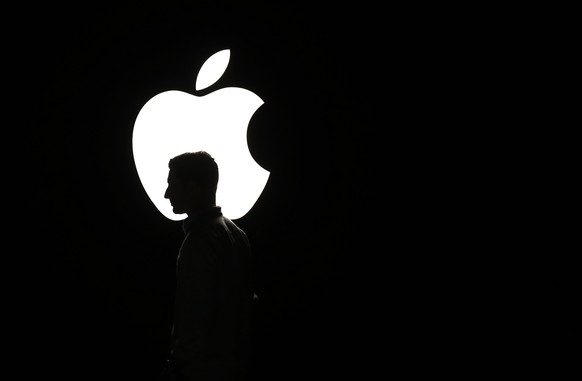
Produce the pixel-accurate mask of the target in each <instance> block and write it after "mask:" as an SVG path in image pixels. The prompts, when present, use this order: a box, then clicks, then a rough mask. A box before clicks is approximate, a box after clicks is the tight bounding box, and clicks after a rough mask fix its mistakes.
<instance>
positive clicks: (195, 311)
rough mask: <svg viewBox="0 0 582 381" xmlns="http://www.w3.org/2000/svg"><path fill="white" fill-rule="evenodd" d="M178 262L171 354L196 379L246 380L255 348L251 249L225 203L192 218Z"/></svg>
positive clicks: (185, 231) (181, 370)
mask: <svg viewBox="0 0 582 381" xmlns="http://www.w3.org/2000/svg"><path fill="white" fill-rule="evenodd" d="M183 229H184V233H185V234H186V236H185V238H184V241H183V242H182V245H181V247H180V251H179V253H178V258H177V262H176V299H175V307H174V324H173V327H172V348H171V355H172V358H173V361H174V362H175V365H176V367H177V369H178V371H179V372H180V373H181V374H182V375H183V376H185V377H186V378H188V379H192V380H242V379H244V377H245V372H246V370H247V367H248V364H249V360H250V350H251V347H250V345H251V342H250V340H251V337H250V336H251V309H252V302H253V289H252V258H251V247H250V244H249V240H248V238H247V235H246V234H245V232H244V231H243V230H242V229H240V228H239V227H238V226H237V225H235V224H234V222H232V221H231V220H229V219H228V218H226V217H224V216H223V215H222V212H221V209H220V207H212V208H209V209H207V210H205V211H203V212H202V213H200V214H198V215H196V216H194V217H188V218H187V219H186V220H185V221H184V223H183Z"/></svg>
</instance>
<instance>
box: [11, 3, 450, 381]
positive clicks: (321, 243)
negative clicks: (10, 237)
mask: <svg viewBox="0 0 582 381" xmlns="http://www.w3.org/2000/svg"><path fill="white" fill-rule="evenodd" d="M313 4H314V3H311V2H305V3H289V4H288V5H282V6H279V5H263V6H262V7H255V6H247V5H246V4H245V2H240V3H237V4H236V5H231V4H227V3H226V2H211V4H206V3H198V2H182V3H180V4H174V3H173V2H159V3H158V4H150V3H147V4H143V3H142V2H134V3H124V4H116V3H112V4H105V3H102V2H98V3H95V4H91V3H85V2H83V3H82V5H79V6H72V8H70V7H69V5H67V6H65V5H62V6H61V5H42V6H35V7H33V8H31V9H21V10H18V11H15V12H14V16H17V17H18V20H19V23H18V25H19V29H18V30H15V31H13V33H15V34H16V35H18V36H19V40H18V41H19V42H18V43H15V44H14V46H15V49H16V53H15V54H14V56H13V57H16V58H14V61H13V63H14V64H15V66H16V67H17V71H16V73H19V74H18V75H16V77H18V78H17V79H16V82H17V87H18V88H19V89H20V90H21V91H22V93H23V95H22V96H20V93H19V95H18V97H19V100H24V99H27V101H26V103H24V102H18V103H19V105H21V106H23V110H22V111H20V109H18V112H19V115H20V119H19V122H20V123H22V125H23V126H25V127H24V128H23V129H22V130H21V132H23V135H24V137H23V139H26V141H27V144H26V150H25V152H26V155H25V156H26V157H27V159H28V161H26V162H25V163H24V166H23V167H18V168H19V169H18V170H17V172H18V175H19V176H21V177H18V178H19V179H20V178H24V180H25V181H24V183H22V184H26V185H25V186H24V187H21V189H20V191H19V192H20V194H22V195H23V196H24V198H25V200H24V202H25V205H26V207H27V208H26V213H25V214H24V217H25V219H24V221H23V222H22V223H21V224H19V225H18V226H17V229H16V230H17V231H18V233H19V234H18V235H16V236H15V237H17V240H18V241H17V244H18V245H17V251H18V252H19V253H21V254H22V255H19V256H16V257H17V259H18V260H19V261H18V263H19V264H18V266H19V267H18V268H20V269H23V271H22V272H23V275H22V276H19V277H18V279H19V280H18V281H17V282H16V285H15V288H16V289H18V293H17V297H16V298H15V299H16V300H15V301H16V305H17V306H18V307H17V309H16V311H18V313H17V314H16V320H17V323H16V324H17V327H18V330H17V331H18V332H19V333H18V334H17V340H16V344H14V353H15V354H16V357H17V358H19V360H20V361H22V362H23V363H24V364H25V366H24V369H25V373H28V374H35V375H36V373H37V372H38V374H39V375H40V374H42V375H49V376H50V377H56V378H58V379H71V380H72V379H75V380H77V379H80V380H93V379H94V380H118V379H119V380H144V381H145V380H153V376H154V375H155V374H157V372H158V371H159V367H160V364H161V361H162V360H163V358H164V356H165V355H166V351H167V345H168V336H169V329H170V326H171V308H172V295H173V281H174V278H173V276H174V275H173V270H174V269H173V266H174V261H175V257H176V254H177V250H178V248H179V244H180V242H181V239H182V233H181V230H180V223H179V222H172V221H169V220H166V219H165V218H164V217H163V216H161V214H160V213H159V212H158V211H157V210H156V209H155V208H154V206H153V205H152V204H151V203H150V201H149V199H148V198H147V195H146V194H145V192H144V191H143V188H142V187H141V184H140V182H139V178H138V176H137V172H136V170H135V167H134V164H133V157H132V152H131V135H132V129H133V123H134V121H135V118H136V116H137V114H138V112H139V110H140V108H141V107H142V106H143V105H144V104H145V102H146V101H147V100H148V99H150V98H151V97H152V96H153V95H155V94H158V93H160V92H162V91H165V90H170V89H178V90H182V91H186V92H193V91H194V82H195V78H196V74H197V71H198V69H199V68H200V66H201V65H202V63H203V62H204V61H205V60H206V58H208V57H209V56H210V55H211V54H212V53H214V52H216V51H218V50H220V49H223V48H227V47H228V48H230V49H231V51H232V55H231V61H230V64H229V67H228V69H227V71H226V73H225V75H224V76H223V77H222V78H221V79H220V81H219V83H217V86H241V87H246V88H248V89H250V90H252V91H254V92H255V93H257V94H258V95H260V96H261V98H263V99H264V100H265V104H264V105H263V106H262V107H261V108H260V109H259V110H258V111H257V113H256V115H255V117H253V119H252V120H251V123H250V126H249V134H248V137H249V146H250V149H251V152H252V154H253V156H254V157H255V159H256V161H257V162H258V163H260V164H261V165H262V166H263V167H264V168H266V169H267V170H269V171H270V172H271V175H270V178H269V181H268V183H267V186H266V188H265V190H264V192H263V194H262V195H261V197H260V199H259V200H258V202H257V203H256V205H255V207H254V208H253V209H252V210H251V211H250V212H249V213H248V214H247V215H246V216H244V217H243V218H241V219H240V220H237V221H236V222H237V223H238V224H239V225H240V226H241V227H242V228H243V229H244V230H245V231H247V233H248V235H249V237H250V239H251V241H252V244H253V247H254V250H255V251H254V253H255V281H256V288H257V293H258V294H259V296H260V298H261V314H260V316H259V319H258V324H257V333H256V343H257V344H256V353H255V361H256V362H255V370H254V371H255V372H256V373H255V377H256V379H265V380H267V379H269V380H287V379H289V380H291V379H302V380H311V379H314V380H315V379H318V380H319V379H332V378H336V377H338V376H342V377H343V376H346V375H347V376H350V375H351V376H355V379H360V377H363V374H366V373H367V372H368V371H369V370H370V369H372V368H375V365H373V364H382V363H384V362H386V361H388V363H389V364H391V365H390V366H397V365H398V366H402V363H401V360H406V361H412V360H411V359H414V358H416V357H414V355H411V357H407V355H406V354H407V353H416V352H411V351H415V350H416V349H415V348H414V343H415V342H416V341H415V340H416V339H415V338H416V337H417V332H418V331H419V330H423V329H426V328H425V327H426V324H425V323H426V322H424V321H423V322H420V323H419V324H418V326H416V325H415V324H416V322H417V320H418V319H420V320H422V317H419V315H416V314H413V313H411V312H410V311H411V310H410V308H413V307H412V306H413V305H414V303H415V301H411V300H409V299H407V298H408V296H409V295H411V294H413V293H414V290H415V289H416V288H417V287H419V283H417V282H415V281H414V280H418V276H417V275H416V273H413V272H412V271H411V270H410V267H409V266H402V264H403V263H406V264H409V263H410V261H411V259H410V256H414V255H418V252H417V251H415V249H416V248H419V247H421V246H422V247H423V245H424V244H425V243H426V242H425V241H422V240H421V241H420V242H419V241H418V240H415V239H414V237H413V236H414V234H413V233H412V230H414V229H411V227H412V226H414V227H416V226H417V225H419V224H420V225H422V224H424V223H427V221H426V219H423V220H422V221H421V222H419V218H420V217H419V216H420V214H419V208H418V204H419V203H427V199H426V197H424V196H425V195H421V197H418V198H416V197H415V195H417V194H419V193H423V190H422V189H420V190H419V189H418V188H416V187H413V186H411V185H410V184H412V181H414V180H415V177H416V181H417V179H418V176H422V173H421V174H419V173H418V172H416V173H408V172H407V168H409V167H410V166H411V165H413V164H414V163H415V161H416V160H418V156H416V154H415V153H417V152H418V150H417V149H418V148H417V146H416V145H414V144H412V143H411V139H410V137H411V135H415V134H417V135H415V137H416V138H418V139H416V140H415V142H416V143H415V144H418V142H420V143H419V144H426V143H427V140H430V137H429V136H427V135H426V134H424V130H423V129H422V128H423V126H422V123H421V125H420V126H419V124H415V121H418V120H424V119H423V118H424V117H426V114H427V113H430V112H431V111H432V110H430V109H426V108H424V109H422V110H421V112H419V110H418V107H417V106H418V103H416V101H417V99H418V98H419V92H420V93H422V94H424V95H423V96H426V94H427V93H426V91H431V90H430V89H431V86H426V82H424V81H423V80H422V78H427V77H429V74H427V71H426V67H427V65H426V64H425V62H426V61H424V60H423V59H424V58H426V57H429V56H430V57H431V58H432V59H434V58H435V55H433V54H430V53H429V52H428V51H424V53H422V54H420V56H421V57H420V58H419V54H418V51H417V50H418V49H419V45H412V46H411V45H408V41H410V39H411V38H412V37H413V36H415V35H416V34H417V33H418V30H417V29H415V28H414V27H411V26H410V25H409V24H408V23H406V22H404V21H403V19H402V18H409V17H410V14H409V13H407V14H402V13H401V12H400V10H397V9H386V8H382V9H379V8H376V7H372V6H370V5H369V4H366V3H365V2H364V3H354V4H349V5H346V6H340V5H334V6H333V7H329V8H325V7H322V6H319V7H318V6H315V5H313ZM338 4H339V3H338ZM411 19H414V17H412V18H411ZM420 41H421V42H422V41H424V42H425V43H426V40H425V39H420ZM438 53H439V52H438V51H436V56H438ZM413 57H414V58H413ZM422 86H426V88H427V89H428V90H426V91H420V90H419V89H420V88H421V87H422ZM32 94H33V96H32ZM28 99H30V102H29V101H28ZM413 100H414V101H413ZM372 115H374V117H372ZM419 115H420V116H419ZM14 160H15V161H18V162H20V161H21V158H20V157H17V158H15V159H14ZM20 168H22V169H20ZM427 183H428V181H427ZM431 186H432V187H435V186H436V187H438V183H437V184H436V185H435V184H434V183H433V184H431ZM22 188H24V189H22ZM403 210H406V212H403ZM21 211H22V209H21V208H18V207H17V213H18V212H21ZM425 239H427V238H425ZM21 261H22V262H23V263H21ZM412 261H413V260H412ZM424 266H430V265H427V264H426V263H424V264H421V266H420V268H421V269H422V268H423V267H424ZM422 271H424V270H422ZM409 275H411V277H409ZM412 279H414V280H412ZM416 302H418V300H416ZM382 311H384V312H386V311H387V312H388V317H384V316H385V315H381V312H382ZM421 316H422V315H421ZM409 318H410V319H409ZM384 331H387V332H388V338H387V339H384V338H382V339H380V337H383V336H381V334H382V333H383V332H384ZM396 363H399V364H396ZM33 378H34V377H32V378H31V379H33ZM348 378H349V377H348Z"/></svg>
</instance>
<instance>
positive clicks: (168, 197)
mask: <svg viewBox="0 0 582 381" xmlns="http://www.w3.org/2000/svg"><path fill="white" fill-rule="evenodd" d="M164 198H167V199H170V196H168V189H167V188H166V192H164Z"/></svg>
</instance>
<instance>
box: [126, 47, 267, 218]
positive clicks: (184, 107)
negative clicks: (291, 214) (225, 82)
mask: <svg viewBox="0 0 582 381" xmlns="http://www.w3.org/2000/svg"><path fill="white" fill-rule="evenodd" d="M229 60H230V50H228V49H225V50H222V51H219V52H217V53H215V54H213V55H212V56H211V57H210V58H208V59H207V60H206V62H204V64H203V65H202V67H201V68H200V71H199V73H198V77H197V78H196V90H197V91H198V90H203V89H205V88H207V87H209V86H210V85H212V84H214V83H215V82H216V81H217V80H218V79H219V78H220V77H221V76H222V74H223V73H224V72H225V71H226V67H227V66H228V63H229ZM262 104H263V100H262V99H261V98H259V97H258V96H257V95H256V94H254V93H253V92H251V91H249V90H246V89H242V88H238V87H227V88H222V89H219V90H216V91H214V92H211V93H209V94H207V95H205V96H195V95H192V94H188V93H185V92H182V91H177V90H170V91H165V92H163V93H160V94H158V95H156V96H154V97H153V98H151V99H150V100H149V101H148V102H147V103H146V104H145V105H144V106H143V107H142V109H141V110H140V112H139V114H138V116H137V118H136V120H135V125H134V128H133V158H134V161H135V167H136V169H137V173H138V175H139V178H140V180H141V183H142V185H143V187H144V189H145V191H146V193H147V194H148V196H149V197H150V199H151V200H152V202H153V203H154V205H155V206H156V208H157V209H158V210H159V211H160V212H161V213H162V214H163V215H164V216H165V217H167V218H169V219H170V220H174V221H178V220H182V219H184V218H186V215H185V214H181V215H178V214H174V212H173V211H172V207H171V205H170V203H169V202H168V200H166V199H164V192H165V190H166V187H167V178H168V161H169V160H170V159H171V158H172V157H174V156H177V155H179V154H181V153H184V152H193V151H201V150H204V151H207V152H208V153H210V154H211V155H212V156H213V157H214V159H215V160H216V163H217V164H218V168H219V181H218V189H217V191H216V203H217V205H220V206H222V211H223V213H224V215H225V216H227V217H229V218H231V219H237V218H240V217H242V216H244V215H245V214H246V213H247V212H248V211H249V210H250V209H251V208H252V206H253V205H254V204H255V202H256V201H257V199H258V198H259V196H260V195H261V193H262V191H263V189H264V188H265V185H266V184H267V180H268V178H269V172H268V171H266V170H265V169H263V168H261V167H260V166H259V165H258V164H257V162H255V160H254V159H253V157H252V156H251V153H250V151H249V148H248V144H247V129H248V124H249V121H250V119H251V117H252V116H253V114H254V113H255V112H256V111H257V109H258V108H259V107H260V106H261V105H262Z"/></svg>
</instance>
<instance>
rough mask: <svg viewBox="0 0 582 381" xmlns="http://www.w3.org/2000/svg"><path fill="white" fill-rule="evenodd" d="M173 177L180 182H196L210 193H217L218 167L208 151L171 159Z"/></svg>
mask: <svg viewBox="0 0 582 381" xmlns="http://www.w3.org/2000/svg"><path fill="white" fill-rule="evenodd" d="M168 166H169V167H170V170H171V171H172V175H173V176H174V177H175V179H177V180H178V181H181V182H184V183H188V182H191V181H192V182H194V183H195V184H197V185H198V186H200V187H201V188H202V189H204V190H205V191H207V192H208V193H212V194H214V193H216V188H217V186H218V165H217V164H216V161H215V160H214V158H213V157H212V156H210V154H209V153H208V152H206V151H197V152H186V153H183V154H181V155H178V156H176V157H173V158H172V159H170V162H169V163H168Z"/></svg>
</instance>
